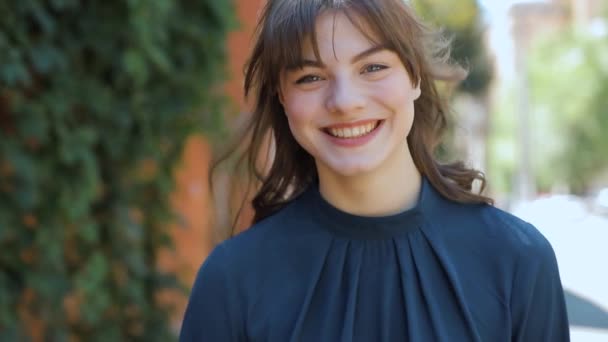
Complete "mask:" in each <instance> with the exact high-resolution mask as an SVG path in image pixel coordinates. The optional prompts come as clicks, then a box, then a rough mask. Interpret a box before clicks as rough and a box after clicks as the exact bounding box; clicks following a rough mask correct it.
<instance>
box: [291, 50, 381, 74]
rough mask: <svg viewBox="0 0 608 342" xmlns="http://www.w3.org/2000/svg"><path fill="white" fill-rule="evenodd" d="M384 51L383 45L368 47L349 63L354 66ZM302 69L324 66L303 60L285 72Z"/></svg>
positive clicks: (317, 62)
mask: <svg viewBox="0 0 608 342" xmlns="http://www.w3.org/2000/svg"><path fill="white" fill-rule="evenodd" d="M386 49H387V47H386V45H383V44H380V45H374V46H372V47H370V48H369V49H367V50H365V51H362V52H359V53H358V54H356V55H355V56H353V58H351V60H350V63H351V64H355V63H357V62H358V61H360V60H362V59H364V58H366V57H368V56H371V55H373V54H375V53H378V52H380V51H383V50H386ZM304 67H314V68H323V67H325V64H324V63H322V62H321V61H315V60H310V59H303V60H301V61H299V62H298V63H296V64H295V65H293V66H289V67H287V70H295V69H300V68H304Z"/></svg>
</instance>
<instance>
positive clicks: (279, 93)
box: [277, 85, 285, 107]
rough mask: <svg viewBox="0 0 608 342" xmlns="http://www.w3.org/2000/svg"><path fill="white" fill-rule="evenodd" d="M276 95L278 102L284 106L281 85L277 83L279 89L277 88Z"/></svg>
mask: <svg viewBox="0 0 608 342" xmlns="http://www.w3.org/2000/svg"><path fill="white" fill-rule="evenodd" d="M277 97H278V98H279V102H280V103H281V105H282V106H283V107H285V97H284V96H283V92H282V91H281V86H280V85H279V89H277Z"/></svg>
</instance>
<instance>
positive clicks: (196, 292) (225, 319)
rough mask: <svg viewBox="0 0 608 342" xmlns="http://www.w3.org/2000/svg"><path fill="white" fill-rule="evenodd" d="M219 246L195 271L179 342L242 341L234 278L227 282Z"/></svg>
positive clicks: (242, 334) (224, 259) (225, 256)
mask: <svg viewBox="0 0 608 342" xmlns="http://www.w3.org/2000/svg"><path fill="white" fill-rule="evenodd" d="M229 271H230V269H229V266H228V260H227V255H226V250H225V248H224V247H223V245H219V246H217V247H216V248H215V249H214V250H213V251H212V252H211V254H210V255H209V256H208V257H207V259H206V260H205V262H204V263H203V265H202V266H201V268H200V269H199V271H198V274H197V276H196V280H195V282H194V285H193V287H192V292H191V294H190V299H189V301H188V305H187V307H186V313H185V315H184V320H183V322H182V328H181V332H180V336H179V341H180V342H206V341H226V342H230V341H243V340H245V338H244V330H245V329H244V328H243V323H244V320H243V319H241V314H242V312H241V310H239V303H238V296H237V293H236V284H235V283H234V279H229V277H228V272H229Z"/></svg>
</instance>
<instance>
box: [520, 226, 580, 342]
mask: <svg viewBox="0 0 608 342" xmlns="http://www.w3.org/2000/svg"><path fill="white" fill-rule="evenodd" d="M538 238H539V239H538V240H536V241H529V242H530V244H529V245H528V246H526V248H525V250H524V252H523V253H522V254H520V256H519V259H518V262H517V266H516V267H517V270H516V273H515V277H514V279H513V287H512V294H511V314H512V328H513V335H512V337H513V338H512V340H513V341H521V342H524V341H538V342H541V341H551V342H562V341H570V332H569V331H570V330H569V325H568V315H567V312H566V303H565V298H564V291H563V288H562V284H561V280H560V276H559V270H558V266H557V260H556V257H555V252H554V251H553V248H552V247H551V245H550V244H549V242H548V241H547V240H546V239H545V238H544V237H542V236H539V237H538Z"/></svg>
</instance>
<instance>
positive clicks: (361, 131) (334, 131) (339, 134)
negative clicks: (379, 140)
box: [323, 120, 382, 139]
mask: <svg viewBox="0 0 608 342" xmlns="http://www.w3.org/2000/svg"><path fill="white" fill-rule="evenodd" d="M381 122H382V120H376V121H373V122H368V123H365V124H361V125H357V126H350V127H328V128H324V129H323V131H324V132H325V133H327V134H329V135H331V136H332V137H334V138H339V139H355V138H360V137H364V136H366V135H368V134H370V133H372V132H373V131H375V130H376V129H377V128H378V126H380V123H381Z"/></svg>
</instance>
